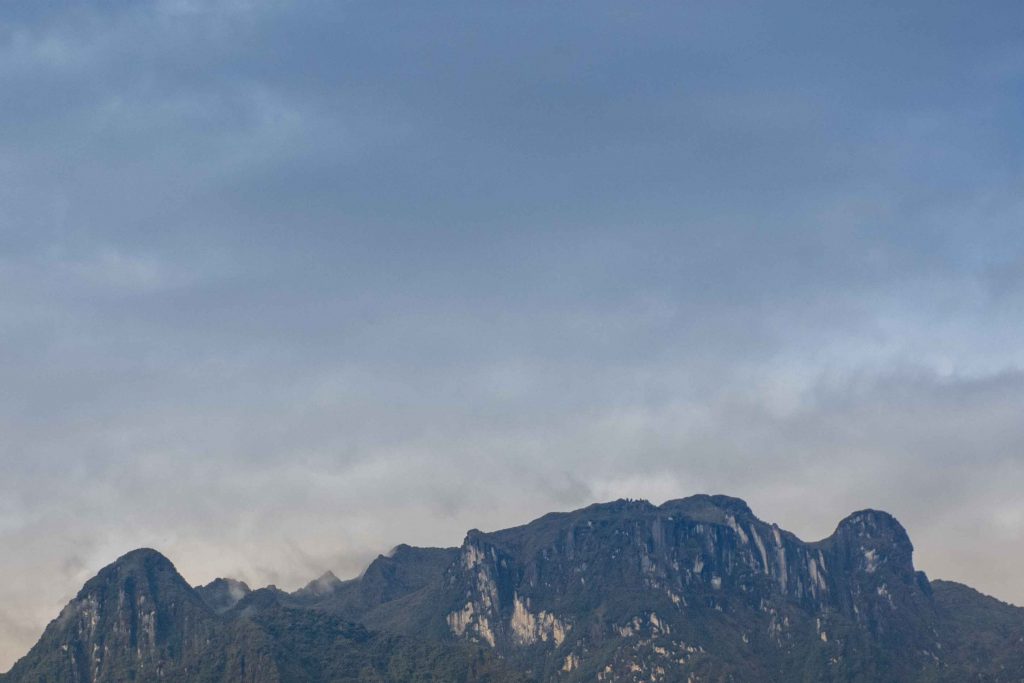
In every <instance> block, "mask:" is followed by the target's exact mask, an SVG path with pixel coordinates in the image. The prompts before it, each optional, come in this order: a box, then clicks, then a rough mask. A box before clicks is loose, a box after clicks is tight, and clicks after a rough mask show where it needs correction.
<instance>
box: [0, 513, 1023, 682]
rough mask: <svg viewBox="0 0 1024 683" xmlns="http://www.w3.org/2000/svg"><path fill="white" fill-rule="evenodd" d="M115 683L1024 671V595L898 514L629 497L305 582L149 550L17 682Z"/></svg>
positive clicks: (23, 665) (101, 577)
mask: <svg viewBox="0 0 1024 683" xmlns="http://www.w3.org/2000/svg"><path fill="white" fill-rule="evenodd" d="M116 681H226V682H232V683H233V682H238V683H243V682H245V683H285V682H291V681H296V682H298V681H303V682H318V681H322V682H325V683H326V682H329V681H331V682H333V681H396V682H398V681H402V682H404V681H435V682H437V681H453V682H454V681H465V682H470V681H481V682H484V681H490V682H504V681H535V682H538V683H540V682H545V683H546V682H555V681H566V682H569V681H629V682H634V681H635V682H640V681H647V682H650V681H685V682H687V683H690V682H693V683H696V682H697V681H736V682H744V681H758V682H762V681H780V682H783V681H785V682H789V681H808V682H810V681H837V682H838V681H863V682H865V683H867V682H878V681H892V682H898V681H922V682H923V681H950V682H952V681H957V682H960V681H994V682H995V681H1007V682H1008V681H1024V609H1021V608H1018V607H1013V606H1011V605H1007V604H1004V603H1001V602H999V601H997V600H995V599H993V598H989V597H986V596H983V595H981V594H980V593H977V592H976V591H974V590H972V589H970V588H967V587H966V586H962V585H959V584H955V583H950V582H944V581H929V579H928V578H927V576H926V575H925V574H924V573H923V572H921V571H918V570H916V569H915V567H914V564H913V546H912V544H911V542H910V539H909V537H908V535H907V533H906V531H905V530H904V528H903V527H902V526H901V525H900V524H899V522H897V521H896V520H895V519H894V518H893V517H892V516H891V515H889V514H886V513H884V512H879V511H875V510H863V511H860V512H856V513H854V514H852V515H850V516H849V517H847V518H846V519H844V520H842V521H841V522H840V523H839V525H838V527H837V528H836V530H835V532H834V533H833V534H832V535H831V536H829V537H828V538H826V539H824V540H821V541H817V542H805V541H802V540H800V539H799V538H797V537H796V536H795V535H793V534H791V533H789V532H787V531H784V530H782V529H780V528H779V527H778V526H776V525H774V524H769V523H766V522H763V521H761V520H760V519H758V518H757V517H756V516H755V515H754V514H753V513H752V512H751V510H750V508H749V507H748V506H747V505H746V503H744V502H743V501H741V500H739V499H736V498H730V497H728V496H706V495H699V496H693V497H690V498H684V499H680V500H673V501H669V502H667V503H664V504H663V505H661V506H655V505H653V504H651V503H649V502H647V501H642V500H619V501H616V502H613V503H606V504H598V505H592V506H590V507H587V508H584V509H581V510H576V511H575V512H568V513H552V514H549V515H545V516H544V517H541V518H540V519H537V520H535V521H533V522H531V523H529V524H526V525H524V526H520V527H515V528H512V529H505V530H503V531H496V532H490V533H485V532H482V531H477V530H472V531H470V532H469V533H468V534H467V535H466V538H465V541H464V542H463V544H462V546H461V547H459V548H415V547H411V546H406V545H402V546H399V547H397V548H395V549H394V550H393V551H392V552H391V553H390V554H389V555H387V556H380V557H378V558H377V559H376V560H374V561H373V562H372V563H371V564H370V566H369V567H368V568H367V569H366V571H365V572H364V573H363V575H362V576H361V577H359V578H358V579H353V580H348V581H342V580H339V579H338V578H337V577H335V576H334V575H333V574H331V573H329V572H328V573H326V574H324V575H323V576H321V577H320V578H318V579H314V580H313V581H311V582H310V583H309V585H307V586H306V587H304V588H302V589H300V590H298V591H295V592H294V593H286V592H283V591H280V590H277V589H276V588H273V587H270V588H263V589H259V590H250V588H249V587H248V586H246V585H245V584H244V583H241V582H239V581H234V580H231V579H217V580H216V581H213V582H212V583H210V584H208V585H206V586H200V587H192V586H189V585H188V583H187V582H186V581H185V580H184V579H183V578H182V577H181V576H180V575H179V574H178V572H177V571H176V570H175V569H174V566H173V565H172V564H171V562H170V561H169V560H167V559H166V558H165V557H163V556H162V555H160V554H159V553H158V552H156V551H154V550H137V551H134V552H132V553H129V554H127V555H125V556H124V557H122V558H120V559H118V560H117V561H116V562H114V563H113V564H111V565H109V566H108V567H105V568H104V569H103V570H101V571H100V573H99V574H98V575H97V576H96V577H95V578H93V579H91V580H90V581H89V582H87V583H86V584H85V586H84V587H83V588H82V590H81V591H80V592H79V593H78V595H77V596H76V597H75V599H74V600H72V601H71V602H70V603H69V604H68V605H67V606H66V607H65V608H64V610H63V611H62V612H61V613H60V615H59V616H58V617H57V618H56V619H55V620H54V621H52V622H51V623H50V624H49V626H47V628H46V630H45V632H44V633H43V636H42V637H41V638H40V640H39V642H38V643H37V644H36V645H35V647H33V648H32V650H31V651H30V652H29V653H28V654H27V655H26V656H25V657H24V658H22V659H21V660H20V661H19V662H18V663H17V664H16V665H15V666H14V668H13V669H12V670H11V671H10V672H9V673H7V674H6V675H4V676H0V683H99V682H116Z"/></svg>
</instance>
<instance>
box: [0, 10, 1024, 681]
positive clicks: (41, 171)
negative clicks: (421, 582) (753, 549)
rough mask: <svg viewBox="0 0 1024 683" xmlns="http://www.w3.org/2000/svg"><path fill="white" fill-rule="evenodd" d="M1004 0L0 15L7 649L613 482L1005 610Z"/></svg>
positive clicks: (1008, 309) (1008, 325) (364, 555)
mask: <svg viewBox="0 0 1024 683" xmlns="http://www.w3.org/2000/svg"><path fill="white" fill-rule="evenodd" d="M1020 11H1021V10H1020V8H1019V7H1018V6H1016V5H1013V4H1010V3H1007V4H1005V5H1003V6H1001V7H998V8H993V9H992V10H991V11H990V12H987V13H985V14H984V16H979V15H978V14H977V13H976V12H971V11H970V10H969V9H964V8H956V7H953V6H947V7H938V8H937V7H935V6H934V5H933V4H926V3H911V4H910V5H905V6H901V7H898V8H895V7H875V8H864V7H849V8H844V9H843V10H841V11H835V10H834V8H832V9H830V10H829V11H828V12H823V11H821V10H820V8H816V7H813V6H810V5H807V4H805V3H795V2H794V3H788V2H784V3H755V4H753V5H749V6H745V7H744V9H743V10H742V11H738V10H733V9H730V8H728V7H721V6H708V7H697V6H683V5H676V4H668V3H665V4H658V3H655V4H653V5H646V6H643V7H640V6H637V7H630V8H628V9H624V8H623V7H622V6H621V5H618V4H614V3H598V4H596V5H594V6H592V7H590V8H588V11H587V12H586V13H581V12H579V11H578V10H576V9H573V8H570V7H567V6H564V7H563V6H548V7H533V8H529V9H526V8H522V9H519V10H516V11H506V10H496V9H494V8H488V7H484V6H481V5H478V4H473V3H460V2H452V3H442V4H440V5H433V6H431V7H430V8H429V9H427V8H425V7H423V8H418V7H409V8H404V9H403V10H402V11H396V10H394V9H389V8H387V7H382V6H380V5H379V4H376V3H366V2H352V3H333V2H322V3H320V2H314V3H306V4H303V5H302V6H301V7H300V6H298V5H293V4H290V3H279V2H222V3H193V2H150V3H134V4H117V3H114V4H107V5H103V6H102V7H88V8H86V7H81V6H78V5H73V4H60V3H57V4H45V5H42V4H33V5H24V6H19V7H14V6H10V7H5V8H4V9H3V10H2V12H0V87H3V89H4V93H5V104H7V105H9V106H5V107H4V108H3V110H2V111H0V130H2V131H4V132H3V133H0V336H2V338H3V343H2V344H0V386H3V387H4V391H3V392H0V431H2V433H3V434H4V439H3V442H2V443H0V466H2V468H3V470H4V477H3V479H2V481H0V541H2V542H3V543H4V547H6V548H11V549H16V552H10V553H6V554H4V557H3V559H2V560H0V666H2V665H3V664H6V663H9V662H11V661H13V659H14V658H15V657H17V656H19V655H20V654H22V653H23V652H24V651H25V650H26V649H27V648H28V646H29V645H30V644H31V642H32V641H33V640H34V639H35V637H36V635H37V634H38V632H39V631H40V630H41V629H42V627H43V626H44V624H45V623H46V621H47V620H48V619H50V618H52V617H53V616H54V615H55V614H56V613H57V611H58V610H59V608H60V607H61V606H62V604H63V602H64V601H66V600H67V599H68V598H69V597H70V596H72V595H73V594H74V592H75V591H76V590H77V588H78V587H79V586H80V585H81V583H82V582H83V581H84V580H85V579H86V578H88V577H89V576H90V575H92V573H94V572H95V571H96V570H97V569H98V568H100V567H101V566H102V565H103V564H105V563H106V562H108V561H110V560H112V559H113V558H115V557H117V556H118V555H119V554H121V553H122V552H124V551H126V550H128V549H130V548H132V547H137V546H154V547H158V548H160V549H161V550H163V551H165V552H166V553H168V554H169V555H170V556H171V557H172V559H174V560H175V562H177V563H178V565H179V567H180V568H181V569H182V570H183V571H184V572H185V575H186V576H187V577H188V578H189V579H190V580H191V581H193V582H195V583H199V582H206V581H208V580H210V579H212V578H213V577H215V576H217V575H229V576H235V577H237V578H240V579H244V580H246V581H247V582H249V583H250V584H251V585H262V584H265V583H270V582H273V583H277V584H279V585H282V586H285V587H296V586H299V585H302V584H304V583H306V582H307V581H309V580H310V579H312V578H313V577H315V576H318V575H320V574H321V573H323V571H324V570H327V569H332V570H334V571H335V572H336V573H338V574H339V575H341V576H354V575H356V574H358V573H359V572H360V571H361V570H362V568H363V567H364V566H365V563H366V562H367V561H368V560H369V559H371V558H372V557H374V556H376V555H377V554H378V553H381V552H385V551H386V550H387V549H388V548H390V547H393V546H394V545H396V544H398V543H402V542H406V543H415V544H424V545H451V544H457V543H459V542H460V540H461V537H462V534H463V533H464V532H465V530H466V529H468V528H470V527H480V528H489V529H493V528H499V527H503V526H507V525H511V524H517V523H521V522H524V521H526V520H528V519H530V518H532V517H534V516H537V515H539V514H542V513H544V512H547V511H550V510H552V509H567V508H572V507H576V506H580V505H585V504H587V503H590V502H592V501H593V500H595V499H607V498H613V497H617V496H632V497H648V498H651V499H653V500H655V501H659V500H661V499H665V498H671V497H677V496H681V495H686V494H689V493H694V492H698V491H717V492H723V493H730V494H734V495H741V496H743V497H745V498H747V499H748V500H749V502H750V503H751V505H752V507H753V508H754V509H755V511H756V512H758V513H759V514H760V515H761V516H762V517H764V518H766V519H768V520H771V521H776V522H778V523H780V524H781V525H782V526H785V527H787V528H790V529H793V530H794V531H796V532H798V533H800V534H801V535H803V536H805V537H807V538H815V537H821V536H825V535H827V534H828V533H830V532H831V529H832V527H833V525H834V524H835V522H836V521H837V520H838V519H839V518H841V517H842V516H843V515H845V514H846V513H848V512H849V511H851V510H853V509H857V508H861V507H865V506H868V505H870V506H874V507H882V508H886V509H889V510H891V511H892V512H894V513H895V514H896V515H897V516H898V517H899V518H900V519H901V520H902V521H903V522H904V523H905V524H906V525H907V527H908V529H909V530H910V532H911V535H912V538H914V540H915V543H916V545H917V551H918V554H917V558H918V563H919V565H921V567H923V568H924V569H926V570H927V571H929V572H930V573H931V574H933V575H936V576H943V577H948V578H956V579H960V580H964V581H967V582H969V583H972V584H974V585H976V586H978V587H979V588H981V589H983V590H987V591H990V592H992V593H994V594H996V595H998V596H999V597H1001V598H1003V599H1010V600H1015V601H1017V602H1024V594H1022V593H1021V592H1020V587H1019V586H1017V585H1016V583H1015V582H1016V580H1017V578H1016V575H1015V574H1014V573H1013V570H1012V569H1011V567H1013V566H1015V565H1016V564H1019V560H1021V559H1024V558H1015V556H1014V555H1013V553H1014V552H1015V549H1016V548H1017V547H1024V544H1022V543H1020V540H1021V534H1022V533H1024V530H1022V528H1021V518H1022V517H1021V516H1022V513H1021V510H1020V505H1019V504H1018V503H1017V502H1016V501H1017V497H1016V496H1015V491H1018V490H1019V487H1020V485H1021V484H1022V483H1024V482H1022V478H1024V473H1022V467H1024V466H1022V460H1021V456H1020V445H1021V444H1022V443H1024V438H1022V437H1024V435H1022V434H1021V431H1020V427H1019V425H1018V422H1019V420H1018V419H1016V417H1017V416H1019V415H1020V412H1021V411H1020V409H1021V407H1022V406H1021V402H1022V398H1024V386H1022V379H1021V374H1020V373H1021V369H1022V368H1024V357H1022V355H1021V354H1022V352H1021V350H1020V345H1019V343H1017V338H1018V337H1019V329H1020V322H1021V311H1022V308H1021V304H1022V302H1024V297H1022V294H1024V291H1022V289H1021V287H1020V280H1021V278H1020V272H1021V268H1020V264H1021V263H1022V262H1024V256H1022V248H1024V244H1022V237H1021V233H1020V231H1019V224H1020V220H1019V219H1020V217H1021V208H1022V204H1021V201H1020V199H1019V194H1020V193H1019V187H1020V182H1021V175H1020V164H1019V158H1020V153H1021V145H1020V139H1019V135H1017V128H1018V125H1017V124H1018V119H1019V112H1018V109H1019V107H1018V106H1017V103H1016V101H1014V99H1013V93H1015V92H1017V91H1018V90H1019V88H1018V87H1017V86H1018V85H1019V81H1020V78H1021V73H1022V72H1021V70H1020V69H1019V68H1017V67H1018V66H1019V62H1020V59H1019V46H1018V43H1019V37H1018V36H1017V35H1016V34H1015V33H1014V31H1013V27H1015V26H1019V24H1020V22H1019V21H1014V20H1013V17H1017V16H1019V14H1020ZM1008 17H1010V18H1009V19H1008ZM211 520H214V523H211Z"/></svg>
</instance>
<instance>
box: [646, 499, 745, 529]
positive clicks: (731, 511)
mask: <svg viewBox="0 0 1024 683" xmlns="http://www.w3.org/2000/svg"><path fill="white" fill-rule="evenodd" d="M660 509H661V510H663V511H665V512H678V513H680V514H683V515H687V516H689V517H696V518H698V519H708V520H709V521H716V522H721V521H724V519H725V517H726V516H732V517H750V518H754V517H755V515H754V513H753V511H751V509H750V506H749V505H747V503H746V501H744V500H742V499H740V498H734V497H732V496H724V495H721V494H715V495H709V494H706V493H700V494H697V495H695V496H688V497H686V498H677V499H675V500H668V501H665V502H664V503H662V505H661V507H660Z"/></svg>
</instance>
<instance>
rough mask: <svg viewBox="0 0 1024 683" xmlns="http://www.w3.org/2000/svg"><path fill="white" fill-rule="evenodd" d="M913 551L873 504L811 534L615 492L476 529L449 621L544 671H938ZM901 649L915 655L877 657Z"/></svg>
mask: <svg viewBox="0 0 1024 683" xmlns="http://www.w3.org/2000/svg"><path fill="white" fill-rule="evenodd" d="M912 552H913V547H912V546H911V544H910V541H909V539H908V537H907V535H906V532H905V531H904V530H903V528H902V527H901V526H900V525H899V523H898V522H896V520H894V519H893V518H892V517H891V516H889V515H887V514H885V513H881V512H875V511H870V510H868V511H863V512H859V513H856V514H854V515H851V516H850V517H848V518H847V519H845V520H843V522H842V523H841V524H840V525H839V528H838V529H837V530H836V532H835V534H834V535H833V536H831V537H830V538H828V539H825V540H824V541H821V542H818V543H805V542H803V541H801V540H799V539H798V538H796V537H795V536H793V535H792V534H790V533H788V532H785V531H782V530H781V529H779V528H778V527H777V526H774V525H769V524H766V523H764V522H762V521H760V520H758V519H757V518H756V517H755V516H754V515H753V514H752V513H751V511H750V510H749V508H748V507H747V506H746V504H744V503H743V502H742V501H739V500H737V499H733V498H727V497H723V496H713V497H712V496H697V497H693V498H688V499H684V500H677V501H670V502H668V503H665V504H664V505H662V506H660V507H655V506H654V505H651V504H650V503H647V502H646V501H619V502H616V503H611V504H607V505H597V506H592V507H590V508H587V509H585V510H580V511H578V512H575V513H569V514H564V515H549V516H547V517H544V518H542V519H540V520H538V521H536V522H534V523H532V524H530V525H527V526H525V527H519V528H516V529H509V530H506V531H501V532H497V533H493V534H485V533H480V532H476V531H474V532H470V534H469V535H468V536H467V538H466V541H465V543H464V544H463V546H462V548H461V550H460V554H459V558H458V561H457V562H455V563H453V564H452V566H451V567H449V569H448V570H447V572H446V575H445V580H444V589H443V590H444V591H445V593H446V594H447V595H449V596H450V605H451V609H450V611H448V613H447V614H446V615H445V620H446V623H447V625H448V627H449V630H450V632H451V633H452V634H453V635H454V636H456V637H459V638H467V639H469V640H472V641H474V642H478V643H481V644H483V645H486V646H488V647H491V648H494V649H496V650H498V651H499V652H502V653H503V654H504V655H505V656H507V657H509V658H511V659H513V660H516V661H518V662H520V664H521V666H523V667H524V668H527V669H528V670H530V671H531V672H532V673H534V674H535V675H538V676H539V677H541V678H550V677H562V678H567V679H579V680H583V679H588V680H593V679H594V678H597V679H599V680H600V679H605V680H637V681H640V680H644V681H650V680H677V679H678V678H679V676H682V675H684V674H692V675H699V674H700V673H703V674H704V675H706V676H724V677H728V676H729V675H739V672H740V670H743V671H745V672H746V675H748V676H751V677H758V676H759V677H762V678H760V680H768V679H770V678H772V677H777V676H779V675H781V674H782V672H784V671H786V670H787V669H788V668H789V667H791V666H793V664H794V662H800V665H801V667H807V666H812V665H813V666H814V669H815V671H816V674H815V675H816V676H819V678H818V680H824V679H827V678H828V677H830V676H831V673H830V672H837V674H836V675H837V676H839V678H841V679H842V680H846V678H843V677H844V676H846V675H847V674H846V673H843V672H847V671H848V670H849V669H850V667H854V666H855V667H858V668H863V667H868V668H871V667H872V666H874V664H873V662H883V660H884V662H885V664H884V665H885V666H887V667H888V670H895V669H900V670H903V669H909V668H911V667H913V668H915V669H919V668H921V667H924V668H928V667H932V666H934V664H935V661H934V657H933V652H932V651H934V650H936V649H937V647H936V644H935V638H934V637H933V636H932V635H931V634H930V630H929V627H928V624H929V622H930V620H931V616H932V615H931V613H930V610H931V605H930V596H931V589H930V586H929V584H928V581H927V579H926V578H925V576H924V575H923V574H921V573H918V572H916V571H915V570H914V567H913V564H912V562H911V554H912ZM897 645H899V646H903V645H911V646H912V647H913V648H914V649H912V650H911V651H909V652H907V651H901V652H900V660H899V661H896V659H895V658H885V657H884V656H883V655H884V654H885V652H884V651H885V650H886V649H887V648H889V647H890V646H897ZM893 650H894V651H895V648H893ZM890 660H891V661H890ZM726 662H746V664H745V665H743V666H737V665H735V664H726ZM894 668H895V669H894ZM876 670H877V669H876ZM577 672H578V673H577ZM754 679H755V678H751V680H754Z"/></svg>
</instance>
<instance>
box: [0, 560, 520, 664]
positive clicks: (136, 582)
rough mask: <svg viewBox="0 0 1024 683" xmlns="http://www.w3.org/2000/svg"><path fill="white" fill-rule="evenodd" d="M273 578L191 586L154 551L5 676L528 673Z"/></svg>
mask: <svg viewBox="0 0 1024 683" xmlns="http://www.w3.org/2000/svg"><path fill="white" fill-rule="evenodd" d="M286 602H291V599H290V597H289V596H288V595H287V594H286V593H283V592H281V591H277V590H275V589H261V590H258V591H252V592H249V591H248V590H247V588H244V584H241V583H240V582H234V581H231V580H227V579H218V580H217V581H214V582H212V583H211V584H209V585H207V586H203V587H200V588H199V589H193V588H192V587H190V586H189V585H188V583H186V582H185V580H184V579H183V578H182V577H181V576H180V575H179V574H178V572H177V571H176V570H175V568H174V566H173V565H172V564H171V563H170V561H169V560H167V559H166V558H165V557H163V556H162V555H160V554H159V553H157V552H156V551H154V550H138V551H134V552H132V553H129V554H127V555H125V556H124V557H122V558H120V559H118V560H117V561H116V562H114V563H113V564H111V565H109V566H108V567H105V568H104V569H103V570H101V571H100V573H99V574H98V575H97V576H96V577H94V578H93V579H91V580H90V581H89V582H87V583H86V584H85V586H84V587H83V588H82V590H81V591H80V592H79V594H78V595H77V596H76V597H75V599H74V600H72V601H71V603H69V604H68V606H67V607H65V608H64V610H63V611H62V612H61V614H60V616H59V617H58V618H57V619H56V620H54V621H53V622H51V623H50V625H49V626H48V627H47V629H46V631H45V632H44V634H43V637H42V638H41V639H40V640H39V642H38V643H37V644H36V645H35V647H33V648H32V650H31V651H30V652H29V654H28V655H26V656H25V657H24V658H23V659H21V660H20V661H19V662H18V663H17V664H16V665H15V666H14V668H12V669H11V671H10V672H9V673H8V674H6V675H5V676H3V677H0V680H2V681H3V683H28V682H31V683H115V682H117V683H120V682H122V681H174V682H177V681H189V682H191V683H204V682H210V683H212V682H214V681H216V682H223V683H293V682H294V683H300V682H303V683H305V682H309V681H338V682H343V681H353V682H354V681H375V682H384V681H395V682H398V681H440V680H443V681H453V682H460V681H461V682H465V683H470V682H481V683H484V682H492V681H493V682H494V683H504V682H510V681H521V680H523V677H522V676H519V675H512V674H509V673H508V672H507V671H506V670H504V669H503V667H502V665H501V664H500V663H499V662H497V661H496V660H495V658H494V657H492V656H489V655H488V654H487V653H484V652H482V651H481V650H480V648H478V647H475V646H473V645H472V644H459V643H441V642H437V641H434V642H427V641H424V640H421V639H416V638H411V637H405V636H391V635H386V634H380V633H377V632H374V631H370V630H368V629H367V628H365V627H363V626H360V625H358V624H352V623H349V622H347V621H345V620H344V619H342V618H340V617H336V616H333V615H330V614H327V613H325V612H323V611H312V610H308V609H303V608H300V607H293V606H290V605H288V604H285V603H286Z"/></svg>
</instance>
